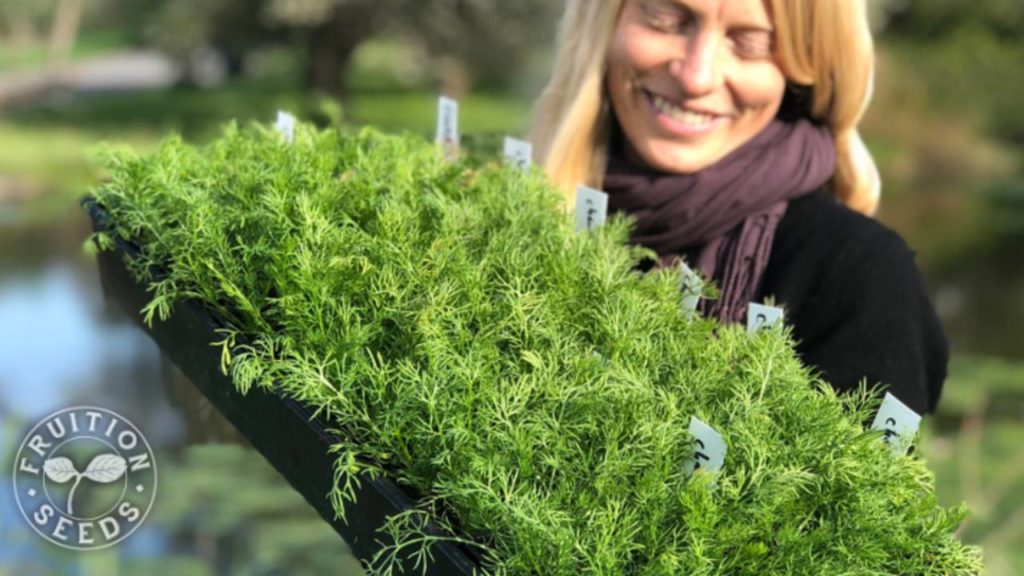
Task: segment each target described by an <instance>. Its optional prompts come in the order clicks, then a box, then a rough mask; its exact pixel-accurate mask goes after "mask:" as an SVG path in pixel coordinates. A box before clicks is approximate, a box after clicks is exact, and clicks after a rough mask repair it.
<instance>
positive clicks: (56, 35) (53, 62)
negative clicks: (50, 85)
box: [50, 0, 82, 70]
mask: <svg viewBox="0 0 1024 576" xmlns="http://www.w3.org/2000/svg"><path fill="white" fill-rule="evenodd" d="M81 23H82V0H59V1H58V3H57V9H56V12H55V13H54V15H53V26H52V27H51V28H50V66H51V67H53V68H54V69H55V70H61V69H63V68H64V67H65V66H67V64H68V61H69V60H70V59H71V50H72V48H74V46H75V42H76V41H77V40H78V28H79V25H80V24H81Z"/></svg>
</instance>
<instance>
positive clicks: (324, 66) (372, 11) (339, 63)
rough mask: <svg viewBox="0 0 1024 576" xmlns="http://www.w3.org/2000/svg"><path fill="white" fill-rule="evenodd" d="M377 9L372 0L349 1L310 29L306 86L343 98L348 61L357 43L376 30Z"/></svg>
mask: <svg viewBox="0 0 1024 576" xmlns="http://www.w3.org/2000/svg"><path fill="white" fill-rule="evenodd" d="M379 12H380V10H379V7H378V6H377V5H375V4H374V3H372V2H362V3H356V4H352V5H350V7H348V8H345V9H344V10H340V11H338V12H336V13H335V14H334V16H333V17H332V18H331V19H330V20H329V21H327V22H325V23H324V24H322V25H320V26H318V27H316V28H314V29H313V30H312V32H311V33H310V37H309V64H308V68H307V70H306V83H307V85H308V87H309V88H312V89H314V90H322V91H324V92H327V93H328V94H331V95H333V96H336V97H339V98H344V96H345V95H346V90H345V73H346V71H347V68H348V64H349V62H350V61H351V60H352V56H353V54H355V51H356V49H357V48H359V45H360V44H362V43H363V42H364V41H365V40H368V39H369V38H371V37H373V35H374V34H376V33H377V30H378V27H379V23H380V18H379V17H378V16H379Z"/></svg>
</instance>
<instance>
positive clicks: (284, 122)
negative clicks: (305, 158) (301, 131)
mask: <svg viewBox="0 0 1024 576" xmlns="http://www.w3.org/2000/svg"><path fill="white" fill-rule="evenodd" d="M274 129H275V130H277V131H278V132H279V133H280V134H281V135H283V136H284V139H285V141H286V142H288V143H289V144H291V143H292V142H294V141H295V116H292V115H291V114H289V113H287V112H282V111H280V110H278V112H277V123H276V124H274Z"/></svg>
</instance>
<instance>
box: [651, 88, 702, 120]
mask: <svg viewBox="0 0 1024 576" xmlns="http://www.w3.org/2000/svg"><path fill="white" fill-rule="evenodd" d="M651 99H652V101H653V102H654V107H655V108H656V109H657V110H658V112H661V113H662V114H664V115H665V116H668V117H669V118H672V119H673V120H678V121H679V122H682V123H684V124H690V125H693V126H700V125H701V124H707V123H709V122H711V121H712V120H714V119H715V117H714V116H710V115H708V114H697V113H696V112H690V111H688V110H683V109H682V108H680V107H678V106H676V105H675V104H672V103H671V102H669V101H668V100H666V99H664V98H662V97H661V96H658V95H657V94H651Z"/></svg>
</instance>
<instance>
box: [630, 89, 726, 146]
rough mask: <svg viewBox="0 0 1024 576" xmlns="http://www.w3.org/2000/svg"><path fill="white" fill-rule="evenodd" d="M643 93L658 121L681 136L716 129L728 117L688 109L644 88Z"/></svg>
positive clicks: (666, 128) (694, 134)
mask: <svg viewBox="0 0 1024 576" xmlns="http://www.w3.org/2000/svg"><path fill="white" fill-rule="evenodd" d="M643 94H644V99H645V100H646V101H647V103H648V105H649V106H650V108H651V111H652V112H653V113H654V115H655V117H656V118H657V120H658V123H659V124H660V125H661V126H662V127H663V128H664V129H665V130H667V131H669V132H672V133H673V134H677V135H680V136H696V135H700V134H705V133H707V132H710V131H711V130H714V129H715V128H716V127H717V126H718V125H719V124H721V123H722V122H723V121H724V120H725V119H726V118H727V116H723V115H721V114H707V113H701V112H695V111H693V110H688V109H686V108H683V107H682V106H680V105H679V104H677V103H676V102H674V101H672V100H669V99H667V98H665V97H663V96H660V95H658V94H654V93H652V92H648V91H646V90H643Z"/></svg>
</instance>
